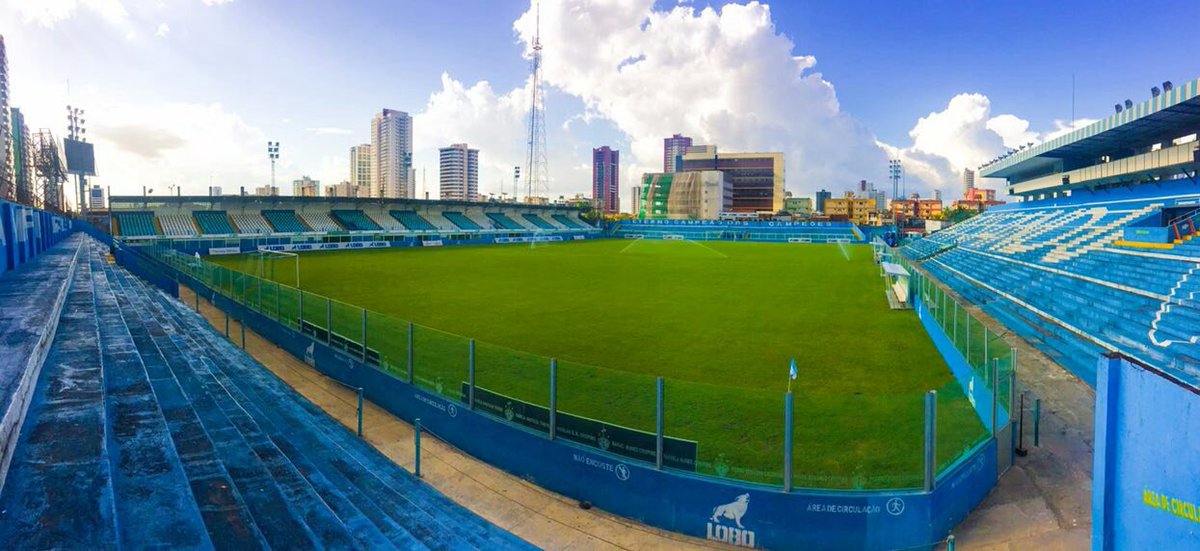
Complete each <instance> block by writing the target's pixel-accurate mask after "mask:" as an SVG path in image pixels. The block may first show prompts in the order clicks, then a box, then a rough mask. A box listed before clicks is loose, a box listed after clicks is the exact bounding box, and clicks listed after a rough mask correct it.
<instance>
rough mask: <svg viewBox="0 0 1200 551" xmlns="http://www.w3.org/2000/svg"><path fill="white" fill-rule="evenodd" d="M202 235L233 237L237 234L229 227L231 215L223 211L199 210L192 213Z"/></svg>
mask: <svg viewBox="0 0 1200 551" xmlns="http://www.w3.org/2000/svg"><path fill="white" fill-rule="evenodd" d="M192 217H193V218H195V219H196V225H198V226H199V227H200V233H202V234H204V235H233V234H235V233H237V232H236V231H234V229H233V226H231V225H229V215H228V214H227V213H226V212H225V211H223V210H198V211H195V212H193V213H192Z"/></svg>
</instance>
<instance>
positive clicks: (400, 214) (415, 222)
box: [389, 210, 437, 231]
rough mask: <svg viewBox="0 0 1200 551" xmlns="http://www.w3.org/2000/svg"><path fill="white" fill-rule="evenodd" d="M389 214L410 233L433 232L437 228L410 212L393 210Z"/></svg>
mask: <svg viewBox="0 0 1200 551" xmlns="http://www.w3.org/2000/svg"><path fill="white" fill-rule="evenodd" d="M389 214H391V215H392V218H395V219H396V221H397V222H400V223H401V224H404V227H405V228H408V229H410V230H412V231H433V230H436V229H437V227H436V226H434V225H433V224H430V223H429V221H428V220H426V219H425V218H424V217H422V216H421V215H420V214H417V213H416V212H414V211H411V210H393V211H391V212H390V213H389Z"/></svg>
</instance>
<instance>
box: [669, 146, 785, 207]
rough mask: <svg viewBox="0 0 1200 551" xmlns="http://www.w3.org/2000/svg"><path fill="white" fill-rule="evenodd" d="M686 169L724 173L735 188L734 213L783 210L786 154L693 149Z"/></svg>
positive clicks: (690, 150) (688, 155) (684, 159)
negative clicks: (784, 159) (784, 156)
mask: <svg viewBox="0 0 1200 551" xmlns="http://www.w3.org/2000/svg"><path fill="white" fill-rule="evenodd" d="M682 168H683V171H685V172H690V171H704V170H719V171H721V172H724V173H725V181H726V182H728V183H729V186H730V187H731V188H732V189H733V206H732V212H771V213H776V212H779V211H781V210H783V185H784V168H783V153H717V151H716V147H713V146H699V147H697V146H692V147H689V148H688V152H687V153H686V154H685V155H684V156H683V167H682Z"/></svg>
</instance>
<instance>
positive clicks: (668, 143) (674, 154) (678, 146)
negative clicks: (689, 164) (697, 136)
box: [663, 134, 692, 173]
mask: <svg viewBox="0 0 1200 551" xmlns="http://www.w3.org/2000/svg"><path fill="white" fill-rule="evenodd" d="M691 146H692V139H691V138H689V137H687V136H684V135H681V134H675V135H674V136H671V137H670V138H663V172H665V173H671V172H676V171H678V170H680V164H681V163H682V162H683V161H682V160H681V158H682V157H683V156H684V154H686V153H687V148H689V147H691Z"/></svg>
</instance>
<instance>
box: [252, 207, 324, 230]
mask: <svg viewBox="0 0 1200 551" xmlns="http://www.w3.org/2000/svg"><path fill="white" fill-rule="evenodd" d="M262 215H263V218H266V219H267V223H269V224H271V227H272V228H275V231H276V232H279V233H303V232H309V231H312V230H311V229H309V227H308V226H305V225H304V222H301V221H300V217H298V216H296V211H294V210H264V211H262Z"/></svg>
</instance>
